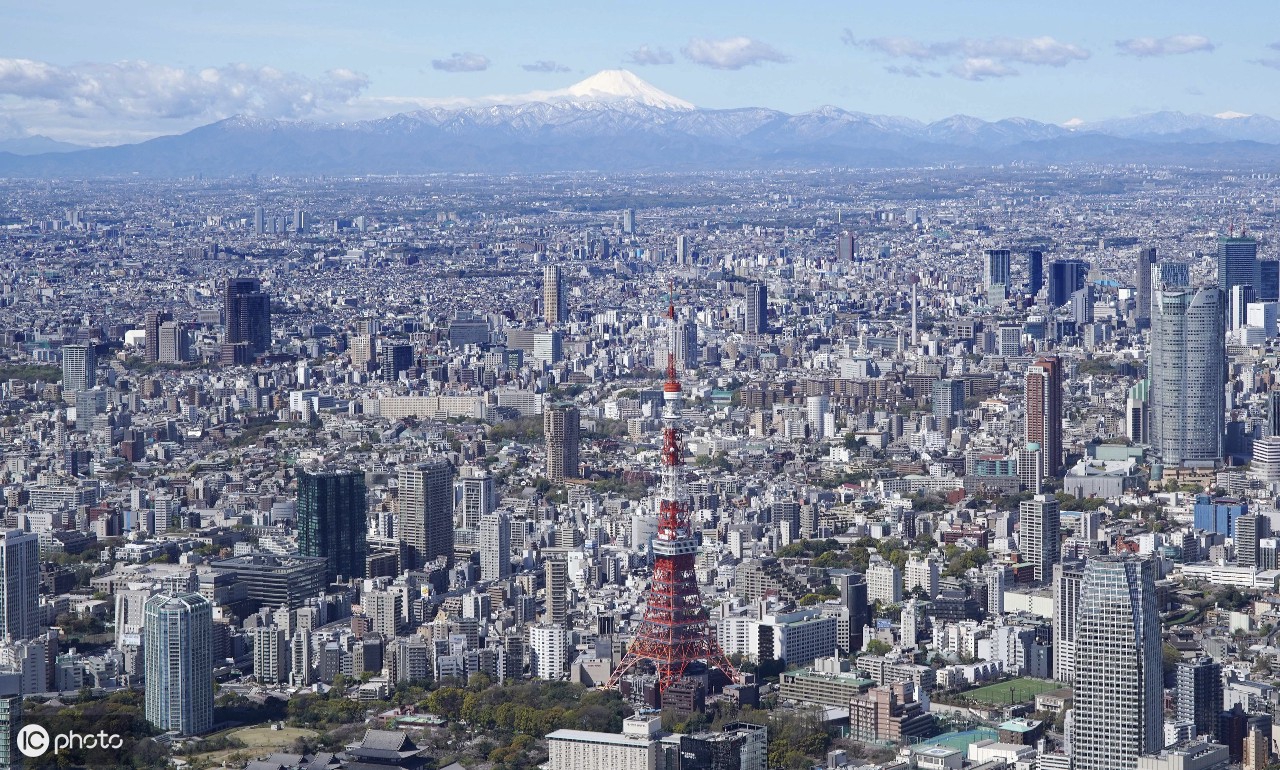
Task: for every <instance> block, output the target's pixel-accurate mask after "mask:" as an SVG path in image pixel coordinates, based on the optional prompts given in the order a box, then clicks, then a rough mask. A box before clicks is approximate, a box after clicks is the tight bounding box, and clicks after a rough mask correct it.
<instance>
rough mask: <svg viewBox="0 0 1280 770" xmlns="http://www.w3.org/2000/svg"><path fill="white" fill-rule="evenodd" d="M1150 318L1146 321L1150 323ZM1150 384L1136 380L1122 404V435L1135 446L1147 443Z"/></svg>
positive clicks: (1143, 380)
mask: <svg viewBox="0 0 1280 770" xmlns="http://www.w3.org/2000/svg"><path fill="white" fill-rule="evenodd" d="M1150 320H1151V319H1150V318H1148V319H1147V321H1148V322H1150ZM1150 390H1151V386H1150V383H1149V382H1148V381H1147V380H1145V379H1142V380H1138V381H1137V382H1135V383H1134V384H1133V387H1131V388H1129V397H1128V398H1127V399H1125V403H1124V433H1125V435H1126V436H1128V437H1129V440H1130V441H1132V442H1133V443H1135V444H1145V443H1147V440H1148V436H1147V424H1148V422H1149V420H1148V411H1147V405H1148V401H1149V398H1150V395H1149V392H1150Z"/></svg>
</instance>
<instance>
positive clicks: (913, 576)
mask: <svg viewBox="0 0 1280 770" xmlns="http://www.w3.org/2000/svg"><path fill="white" fill-rule="evenodd" d="M941 578H942V565H941V564H939V563H938V559H937V558H935V557H934V556H933V555H932V554H929V555H927V556H924V557H922V558H916V557H915V556H912V557H911V558H910V559H908V560H907V570H906V576H905V577H904V578H903V581H902V588H903V590H904V591H906V592H907V593H908V594H910V593H913V592H915V591H916V590H917V589H919V591H920V592H921V593H923V594H924V598H925V600H926V601H929V600H932V599H933V598H934V597H935V596H937V595H938V581H939V580H941Z"/></svg>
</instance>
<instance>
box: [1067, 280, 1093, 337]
mask: <svg viewBox="0 0 1280 770" xmlns="http://www.w3.org/2000/svg"><path fill="white" fill-rule="evenodd" d="M1070 305H1071V321H1072V322H1073V323H1074V324H1075V325H1076V328H1077V329H1079V328H1082V327H1083V326H1084V325H1085V324H1091V323H1093V286H1092V285H1090V284H1085V286H1084V288H1083V289H1076V290H1075V291H1074V292H1072V293H1071V298H1070Z"/></svg>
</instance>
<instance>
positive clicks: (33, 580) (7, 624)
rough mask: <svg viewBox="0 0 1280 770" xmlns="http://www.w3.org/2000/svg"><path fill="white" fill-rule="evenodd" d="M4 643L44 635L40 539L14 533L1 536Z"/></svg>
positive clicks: (0, 626)
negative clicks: (42, 626) (41, 621)
mask: <svg viewBox="0 0 1280 770" xmlns="http://www.w3.org/2000/svg"><path fill="white" fill-rule="evenodd" d="M0 580H3V581H4V582H3V585H0V602H3V606H0V640H7V641H20V640H23V639H32V638H34V637H35V636H36V634H38V633H40V610H41V608H40V536H39V535H37V534H35V533H34V532H23V531H22V530H19V529H11V530H9V531H7V532H4V533H3V534H0Z"/></svg>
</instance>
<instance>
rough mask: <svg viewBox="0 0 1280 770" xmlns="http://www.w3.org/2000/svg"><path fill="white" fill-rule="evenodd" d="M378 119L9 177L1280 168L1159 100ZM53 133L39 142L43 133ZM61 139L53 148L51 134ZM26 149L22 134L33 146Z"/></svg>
mask: <svg viewBox="0 0 1280 770" xmlns="http://www.w3.org/2000/svg"><path fill="white" fill-rule="evenodd" d="M491 101H492V102H493V103H487V104H482V105H470V106H456V107H432V108H428V109H422V110H418V111H415V112H407V113H403V114H399V115H393V116H391V117H387V118H382V119H378V120H368V121H360V122H354V123H336V124H326V123H312V122H305V121H281V120H267V119H261V118H244V117H234V118H229V119H227V120H222V121H219V122H217V123H213V124H210V125H207V126H203V127H200V128H197V129H194V130H192V131H189V132H187V133H185V134H180V135H176V136H164V137H159V138H156V139H152V140H150V141H146V142H142V143H140V144H131V145H121V146H118V147H100V148H94V149H79V150H76V151H70V152H68V151H66V150H72V149H74V145H70V146H67V145H62V144H61V143H57V142H53V140H48V139H44V138H43V137H32V138H30V139H31V140H32V141H30V142H28V145H30V146H31V147H33V148H35V149H33V150H24V148H23V147H14V146H9V145H6V144H5V143H0V175H3V176H21V177H52V176H58V177H67V176H72V177H99V176H115V175H125V174H141V175H146V176H156V177H169V176H186V175H192V174H205V175H208V176H215V177H219V176H230V175H247V174H252V173H258V174H285V175H298V174H415V173H430V172H441V171H445V172H497V173H502V172H548V171H578V170H600V171H658V170H702V169H755V168H814V167H831V166H838V167H911V166H926V165H935V164H939V163H967V164H990V163H1008V162H1015V161H1023V162H1031V163H1076V162H1098V163H1148V164H1156V165H1192V166H1222V167H1242V166H1251V167H1256V166H1259V165H1264V166H1277V165H1280V121H1277V120H1274V119H1272V118H1269V117H1264V116H1260V115H1240V114H1237V113H1225V114H1222V115H1217V116H1207V115H1186V114H1182V113H1177V112H1158V113H1153V114H1150V115H1142V116H1138V117H1132V118H1122V119H1118V120H1110V121H1103V122H1099V123H1088V124H1085V123H1075V124H1072V125H1066V126H1059V125H1054V124H1051V123H1041V122H1037V121H1034V120H1028V119H1025V118H1009V119H1006V120H999V121H995V122H989V121H984V120H980V119H978V118H973V117H968V116H965V115H956V116H953V117H950V118H946V119H944V120H939V121H937V122H934V123H923V122H920V121H916V120H911V119H908V118H898V117H886V116H881V115H867V114H863V113H858V112H849V111H846V110H843V109H839V108H836V107H823V108H820V109H817V110H814V111H812V112H805V113H801V114H797V115H791V114H787V113H785V112H779V111H777V110H771V109H764V108H753V107H748V108H742V109H725V110H710V109H698V108H695V107H694V106H693V105H691V104H689V103H688V102H685V101H683V100H681V99H679V98H677V97H674V96H671V95H670V94H667V93H665V92H663V91H661V90H660V89H658V88H655V87H654V86H652V85H651V84H649V83H646V82H645V81H644V80H641V79H640V78H638V77H636V76H635V75H633V74H632V73H630V72H627V71H625V70H606V71H604V72H601V73H598V74H596V75H593V76H592V77H590V78H587V79H586V80H584V81H582V82H580V83H576V84H574V85H572V86H570V87H568V88H565V89H561V90H558V91H546V92H541V93H537V94H530V95H527V96H526V97H525V98H521V97H507V98H505V99H495V100H491ZM37 139H40V140H44V141H45V142H50V143H52V144H50V145H46V146H45V147H44V148H41V146H40V145H39V143H38V142H35V140H37ZM53 145H57V146H53ZM24 147H25V146H24Z"/></svg>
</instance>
